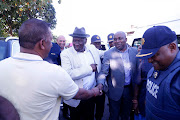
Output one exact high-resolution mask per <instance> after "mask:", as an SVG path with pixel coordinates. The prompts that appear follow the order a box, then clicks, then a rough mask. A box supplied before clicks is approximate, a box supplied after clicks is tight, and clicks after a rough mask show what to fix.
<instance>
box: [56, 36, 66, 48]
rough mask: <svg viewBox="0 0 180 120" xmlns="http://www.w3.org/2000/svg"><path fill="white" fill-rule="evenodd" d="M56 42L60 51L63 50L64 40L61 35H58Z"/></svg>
mask: <svg viewBox="0 0 180 120" xmlns="http://www.w3.org/2000/svg"><path fill="white" fill-rule="evenodd" d="M56 41H57V44H58V45H59V46H60V48H61V50H63V49H64V46H65V44H66V38H65V37H64V36H63V35H60V36H59V37H58V38H57V40H56Z"/></svg>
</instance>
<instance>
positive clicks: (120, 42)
mask: <svg viewBox="0 0 180 120" xmlns="http://www.w3.org/2000/svg"><path fill="white" fill-rule="evenodd" d="M126 42H127V38H126V33H125V32H123V31H118V32H116V33H115V34H114V45H115V47H116V48H117V49H118V50H120V51H125V50H126V49H127V44H126Z"/></svg>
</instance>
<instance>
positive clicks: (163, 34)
mask: <svg viewBox="0 0 180 120" xmlns="http://www.w3.org/2000/svg"><path fill="white" fill-rule="evenodd" d="M176 39H177V37H176V33H175V32H174V31H172V30H171V29H170V28H168V27H167V26H153V27H151V28H149V29H147V30H146V31H145V32H144V34H143V37H142V39H141V44H142V49H141V51H140V52H139V53H138V54H137V55H136V57H138V58H141V59H145V58H150V57H152V56H154V55H155V54H156V52H157V51H158V50H159V49H160V48H161V47H162V46H164V45H167V44H169V43H171V42H173V41H175V40H176Z"/></svg>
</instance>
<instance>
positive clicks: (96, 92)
mask: <svg viewBox="0 0 180 120" xmlns="http://www.w3.org/2000/svg"><path fill="white" fill-rule="evenodd" d="M91 90H92V91H93V93H94V97H96V96H99V95H101V92H100V91H101V90H100V89H99V88H98V87H94V88H92V89H91Z"/></svg>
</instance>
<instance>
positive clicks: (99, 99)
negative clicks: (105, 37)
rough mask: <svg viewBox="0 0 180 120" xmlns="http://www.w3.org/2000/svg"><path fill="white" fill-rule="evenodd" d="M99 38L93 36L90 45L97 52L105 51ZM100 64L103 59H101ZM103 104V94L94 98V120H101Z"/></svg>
mask: <svg viewBox="0 0 180 120" xmlns="http://www.w3.org/2000/svg"><path fill="white" fill-rule="evenodd" d="M101 42H102V41H101V38H100V36H99V35H93V36H92V37H91V44H93V45H94V46H95V47H96V48H97V49H98V50H100V51H101V50H106V49H105V47H102V45H101ZM100 59H101V63H102V60H103V58H102V57H101V58H100ZM104 103H105V93H104V92H103V94H102V95H101V96H97V97H96V98H95V104H96V113H95V118H96V120H101V119H102V117H103V113H104Z"/></svg>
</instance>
